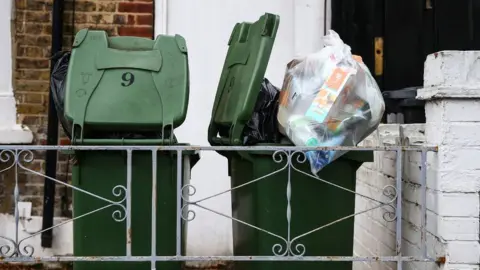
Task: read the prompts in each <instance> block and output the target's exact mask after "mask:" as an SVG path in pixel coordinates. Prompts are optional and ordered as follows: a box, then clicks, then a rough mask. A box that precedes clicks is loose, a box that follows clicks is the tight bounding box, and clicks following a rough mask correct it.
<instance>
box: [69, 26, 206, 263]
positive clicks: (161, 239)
mask: <svg viewBox="0 0 480 270" xmlns="http://www.w3.org/2000/svg"><path fill="white" fill-rule="evenodd" d="M65 96H66V97H65V118H66V119H67V120H68V121H69V122H70V123H71V127H72V144H74V145H89V146H104V145H130V146H138V145H147V146H148V145H151V146H159V148H160V147H161V146H163V145H180V144H178V143H177V141H176V138H175V136H174V134H173V129H174V128H176V127H178V126H180V125H181V124H182V123H183V121H184V120H185V117H186V112H187V106H188V96H189V82H188V61H187V48H186V44H185V40H184V39H183V38H182V37H181V36H178V35H177V36H158V37H157V38H156V40H150V39H145V38H135V37H108V36H107V35H106V33H105V32H104V31H89V30H81V31H80V32H78V33H77V35H76V37H75V41H74V44H73V50H72V55H71V58H70V63H69V68H68V74H67V81H66V94H65ZM155 152H156V153H155ZM182 153H183V154H182V158H181V160H182V162H181V163H182V168H183V170H182V171H181V172H180V174H181V175H180V176H178V175H177V151H161V149H158V151H155V150H151V149H147V150H141V149H140V150H138V149H137V150H132V152H131V167H129V166H128V151H126V150H119V151H117V150H107V151H105V150H104V151H101V150H100V149H99V150H94V151H81V150H78V151H75V152H74V164H73V169H72V179H73V185H74V186H75V187H77V188H79V189H81V190H74V192H73V215H74V218H78V219H77V220H75V222H74V226H73V235H74V255H75V256H126V254H127V235H129V236H131V243H130V244H131V255H132V256H150V255H151V254H152V253H151V250H152V248H151V244H152V238H153V236H152V188H156V192H157V194H156V197H157V203H156V205H155V208H156V211H155V213H156V238H155V239H156V255H157V256H175V255H176V250H177V249H176V247H177V246H176V243H177V237H176V235H177V232H176V231H177V196H179V195H178V193H177V179H181V182H182V183H181V185H182V186H183V185H185V184H188V182H189V180H190V169H191V167H192V166H194V165H195V163H196V162H197V161H198V159H199V155H198V154H196V153H194V152H192V151H190V152H189V151H183V152H182ZM154 157H156V163H155V162H154V161H155V160H154ZM153 164H154V165H153ZM153 166H156V175H157V177H156V180H157V181H156V182H157V183H156V187H154V186H153V183H152V177H153V173H154V171H153V168H154V167H153ZM129 169H130V171H131V197H130V198H131V215H130V217H131V227H130V229H129V230H128V229H127V223H126V212H125V210H126V187H127V172H128V171H129ZM177 176H178V177H177ZM84 191H86V192H89V193H91V194H88V193H86V192H84ZM92 194H93V195H92ZM95 196H99V197H101V198H98V197H95ZM102 198H103V199H102ZM105 199H106V200H108V201H105ZM111 202H114V203H113V204H112V203H111ZM108 205H110V207H107V208H105V207H106V206H108ZM102 208H105V209H102ZM98 209H102V210H100V211H96V210H98ZM88 213H90V214H88ZM87 214H88V215H87ZM182 227H183V230H182V236H184V235H185V230H186V229H185V226H182ZM183 238H184V237H183ZM182 241H184V239H183V240H182ZM184 247H185V245H184V243H183V242H182V247H181V248H182V252H183V251H184ZM181 266H182V265H181V263H180V262H157V263H156V268H157V269H169V270H179V269H181ZM74 269H75V270H84V269H85V270H86V269H88V270H92V269H98V270H100V269H102V270H108V269H112V270H120V269H125V270H126V269H145V270H146V269H151V263H150V262H75V263H74Z"/></svg>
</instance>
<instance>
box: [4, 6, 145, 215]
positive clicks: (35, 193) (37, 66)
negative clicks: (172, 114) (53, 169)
mask: <svg viewBox="0 0 480 270" xmlns="http://www.w3.org/2000/svg"><path fill="white" fill-rule="evenodd" d="M52 2H53V1H52V0H15V12H14V13H15V16H14V22H13V23H14V27H13V28H14V31H13V33H14V34H13V35H14V37H13V42H14V46H13V47H14V52H13V55H14V93H15V97H16V99H17V111H18V117H19V122H20V123H23V124H25V125H27V126H28V127H29V128H30V129H31V130H32V131H33V133H34V143H35V144H44V143H45V142H46V130H47V121H48V119H47V111H48V89H49V77H50V61H49V57H50V46H51V42H52V39H51V33H52V18H51V12H52ZM153 10H154V8H153V0H129V1H122V0H96V1H95V0H92V1H85V0H75V1H73V0H65V12H64V42H63V45H64V49H65V50H67V49H69V48H70V44H71V43H72V40H73V36H74V34H75V33H76V32H77V31H78V30H80V29H83V28H90V29H101V30H105V31H107V32H108V34H109V35H111V36H116V35H129V36H139V37H147V38H151V37H152V36H153ZM60 135H61V138H60V141H59V143H60V144H68V143H69V140H68V139H67V138H65V136H63V132H62V129H61V128H60ZM44 166H45V162H44V153H42V152H36V153H35V160H34V161H33V162H32V163H31V164H30V165H29V167H30V168H31V169H33V170H35V171H37V172H41V173H43V172H44ZM57 167H58V177H57V178H58V179H59V180H62V181H68V175H69V171H70V170H69V162H68V157H67V156H64V155H63V156H62V155H59V162H58V165H57ZM19 180H20V185H21V190H20V193H21V195H22V198H21V199H22V201H31V202H32V203H33V213H32V214H34V215H40V214H41V212H42V211H41V208H42V201H43V181H44V178H43V177H42V176H38V175H33V174H31V173H30V174H28V173H25V172H22V173H21V175H20V178H19ZM9 194H13V190H11V189H9V188H6V189H4V194H3V195H2V194H0V197H2V196H3V197H8V196H9ZM56 194H57V199H56V206H57V208H56V215H57V216H59V215H68V213H65V212H63V213H62V211H61V208H60V206H61V203H60V202H61V201H62V200H63V202H64V204H69V202H68V200H69V197H70V196H69V193H68V192H66V190H65V188H63V187H61V186H58V185H57V193H56ZM62 196H63V198H62Z"/></svg>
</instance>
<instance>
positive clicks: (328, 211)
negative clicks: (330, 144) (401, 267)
mask: <svg viewBox="0 0 480 270" xmlns="http://www.w3.org/2000/svg"><path fill="white" fill-rule="evenodd" d="M278 27H279V17H278V16H276V15H273V14H265V15H264V16H262V17H261V18H260V19H259V20H258V21H257V22H255V23H238V24H237V25H236V26H235V27H234V29H233V32H232V35H231V38H230V41H229V49H228V53H227V56H226V60H225V64H224V67H223V71H222V75H221V77H220V82H219V85H218V89H217V94H216V98H215V103H214V107H213V110H212V119H211V122H210V126H209V130H208V137H209V141H210V144H211V145H214V146H218V145H232V146H240V145H242V142H243V136H242V133H243V130H244V128H245V125H246V124H247V122H248V121H249V120H250V118H251V116H252V113H253V111H254V106H255V103H256V100H257V97H258V95H259V92H260V89H261V83H262V79H263V78H264V75H265V72H266V69H267V64H268V61H269V58H270V54H271V51H272V47H273V44H274V40H275V36H276V32H277V29H278ZM263 145H267V144H263ZM270 145H272V144H270ZM291 145H292V144H291V142H290V141H289V140H287V139H284V140H283V142H282V143H281V144H280V146H291ZM277 146H278V145H277ZM220 154H222V155H223V156H225V157H226V158H227V159H228V164H229V175H230V177H231V184H232V188H233V187H237V186H240V185H242V184H245V183H248V182H250V181H252V180H254V179H260V178H261V179H260V180H258V181H256V182H254V183H251V184H248V185H245V186H242V187H240V188H237V189H234V190H232V214H233V217H234V218H235V219H239V220H241V221H243V222H246V223H248V224H250V225H253V226H256V227H258V228H259V229H257V228H252V227H251V226H247V225H245V224H242V223H240V222H235V221H234V222H233V243H234V255H236V256H299V255H303V256H352V255H353V239H354V238H353V232H354V221H353V218H350V219H347V220H343V221H341V222H339V223H337V224H334V225H332V226H327V227H326V228H324V229H321V230H318V231H315V232H312V233H311V234H308V235H305V236H302V235H303V234H306V233H308V232H310V231H312V230H314V229H315V228H318V227H320V226H323V225H327V224H329V223H331V222H334V221H336V220H339V219H341V218H344V217H346V216H349V215H352V214H353V213H354V210H355V194H353V193H352V192H348V191H345V190H342V189H340V188H338V187H334V186H332V185H329V184H327V183H325V182H324V181H322V180H320V179H323V180H325V181H328V182H331V183H334V184H335V185H338V186H341V187H343V188H345V189H349V190H351V191H354V190H355V182H356V171H357V169H358V168H359V167H360V166H361V165H362V163H363V162H369V161H372V160H373V153H372V152H353V151H352V152H348V153H347V154H345V155H344V156H342V157H341V158H339V159H337V160H336V161H334V162H332V163H331V164H329V165H328V166H326V167H325V168H324V169H322V171H320V173H319V177H318V178H317V177H314V176H312V175H311V173H310V167H309V163H308V161H306V159H305V156H303V155H302V154H301V153H285V152H274V151H273V150H272V151H263V152H259V151H237V152H228V151H223V152H220ZM287 155H290V157H291V158H290V159H289V158H287ZM289 160H290V161H291V163H288V162H289ZM289 176H290V181H289V180H288V179H289ZM287 197H290V200H291V201H290V203H291V205H290V209H289V210H287ZM287 212H290V215H291V217H290V226H289V223H288V218H287V215H288V214H287ZM260 229H261V230H260ZM262 230H265V231H268V232H269V233H266V232H265V231H262ZM272 234H273V235H272ZM296 237H298V238H296ZM292 240H294V241H292ZM235 269H237V270H244V269H245V270H246V269H249V270H252V269H258V270H260V269H262V270H269V269H271V270H279V269H308V270H310V269H342V270H347V269H349V270H351V269H352V263H351V262H296V261H295V262H294V261H290V262H284V261H282V262H279V261H276V262H275V261H256V262H237V263H235Z"/></svg>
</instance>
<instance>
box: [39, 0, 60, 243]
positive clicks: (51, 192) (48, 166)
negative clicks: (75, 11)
mask: <svg viewBox="0 0 480 270" xmlns="http://www.w3.org/2000/svg"><path fill="white" fill-rule="evenodd" d="M63 1H64V0H54V1H53V9H52V48H51V49H52V50H51V55H52V59H51V65H50V71H51V70H52V69H53V66H54V64H55V60H56V59H55V58H54V57H53V56H54V55H55V54H56V53H58V52H60V51H61V50H62V43H63V7H64V2H63ZM50 89H51V88H50ZM48 100H49V102H48V127H47V145H57V144H58V116H57V110H56V109H55V104H54V103H53V102H54V101H53V97H52V94H51V93H50V95H49V99H48ZM45 175H46V176H47V177H51V178H55V179H56V178H57V151H55V150H48V151H47V156H46V159H45ZM47 177H45V184H44V189H43V217H42V231H43V230H46V229H48V228H51V227H52V226H53V214H54V209H55V182H54V181H52V180H50V179H48V178H47ZM52 239H53V237H52V230H51V229H50V230H47V231H43V232H42V247H45V248H51V247H52Z"/></svg>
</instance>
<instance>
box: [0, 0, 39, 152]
mask: <svg viewBox="0 0 480 270" xmlns="http://www.w3.org/2000/svg"><path fill="white" fill-rule="evenodd" d="M4 2H5V3H3V4H2V5H3V6H2V8H1V9H0V59H1V61H0V144H20V143H22V144H23V143H30V142H32V139H33V137H32V133H31V132H30V131H29V130H28V129H27V128H25V127H22V126H21V125H17V109H16V107H15V98H14V96H13V87H12V80H13V78H12V68H13V67H12V63H13V61H12V59H13V58H12V14H13V10H14V9H13V3H14V1H12V0H5V1H4Z"/></svg>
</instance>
